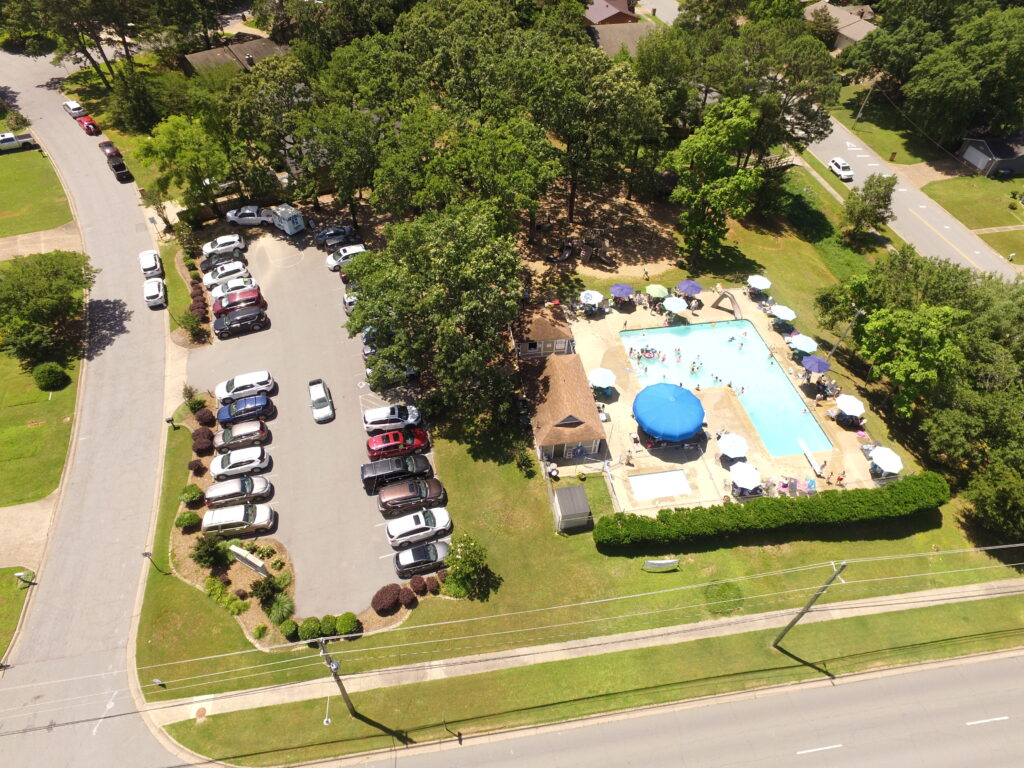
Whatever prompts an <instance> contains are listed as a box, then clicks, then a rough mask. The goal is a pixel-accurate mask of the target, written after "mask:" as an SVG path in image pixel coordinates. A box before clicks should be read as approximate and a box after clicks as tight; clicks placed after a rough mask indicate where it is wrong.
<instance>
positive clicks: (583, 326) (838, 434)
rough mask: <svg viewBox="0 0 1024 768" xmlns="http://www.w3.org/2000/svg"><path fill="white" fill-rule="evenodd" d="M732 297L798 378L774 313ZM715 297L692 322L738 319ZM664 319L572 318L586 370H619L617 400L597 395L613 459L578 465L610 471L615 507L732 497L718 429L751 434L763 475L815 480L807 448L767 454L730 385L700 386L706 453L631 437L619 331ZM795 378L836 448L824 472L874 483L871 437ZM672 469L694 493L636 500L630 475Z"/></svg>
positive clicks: (822, 486)
mask: <svg viewBox="0 0 1024 768" xmlns="http://www.w3.org/2000/svg"><path fill="white" fill-rule="evenodd" d="M733 295H734V296H735V297H736V300H737V301H738V302H739V303H740V309H741V311H742V313H743V318H744V319H745V320H749V321H750V322H751V323H752V324H753V326H754V328H755V329H756V330H757V332H758V334H760V336H761V338H762V339H763V340H764V342H765V344H766V345H767V346H768V347H769V349H770V350H771V351H772V354H773V355H774V356H775V359H776V362H777V364H778V365H779V366H781V368H782V370H784V371H788V370H789V369H790V368H792V369H793V370H794V373H795V374H796V375H797V376H799V374H800V373H802V372H803V368H802V367H800V366H798V365H797V364H796V363H795V362H794V361H793V358H792V354H791V353H790V349H789V347H787V346H786V343H785V341H784V340H783V337H782V336H780V335H779V334H778V333H777V332H776V331H775V330H774V329H773V328H772V318H771V317H769V316H768V315H766V314H765V313H764V312H763V311H762V310H761V309H760V308H759V307H758V305H757V304H756V303H755V302H753V301H751V300H750V299H749V298H748V297H746V296H744V295H743V294H742V293H741V292H740V291H738V290H733ZM715 298H717V297H716V294H715V293H714V292H713V291H705V292H704V293H702V294H701V295H700V299H701V300H702V301H703V302H704V308H703V309H701V310H700V311H699V312H698V313H697V314H696V315H693V314H690V313H688V314H687V316H686V317H687V320H688V321H689V322H690V323H691V324H697V323H710V322H716V321H724V320H734V319H736V318H735V317H734V316H733V314H732V312H731V311H729V310H727V309H725V308H719V309H713V308H712V307H711V304H712V303H713V302H714V300H715ZM725 306H728V303H727V302H724V303H723V307H725ZM664 318H665V316H664V315H655V314H652V313H651V312H650V310H647V309H644V308H642V307H638V308H637V309H636V310H635V311H633V312H619V311H618V310H615V309H613V310H612V311H611V312H609V313H607V314H606V315H604V316H603V317H601V318H599V319H592V318H585V317H583V316H582V315H581V316H579V317H578V318H576V319H574V320H571V325H572V332H573V336H574V338H575V341H576V353H577V354H578V355H579V356H580V361H581V362H582V363H583V368H584V370H586V371H588V372H589V371H592V370H593V369H595V368H609V369H610V370H612V371H614V372H615V374H616V386H615V389H614V394H613V395H612V398H611V399H610V400H609V399H607V398H601V399H600V400H598V402H599V403H603V404H604V406H605V412H606V413H607V414H608V417H609V420H608V421H607V422H606V423H605V431H606V434H607V442H608V450H609V454H610V457H609V461H608V464H607V465H606V466H602V465H601V464H600V463H598V462H594V461H590V462H581V463H580V464H579V465H578V466H579V468H580V469H581V470H582V471H585V472H597V471H601V470H602V469H604V470H605V473H606V477H607V479H608V481H609V485H610V487H611V490H612V497H613V502H614V503H615V505H616V508H617V509H618V510H621V511H623V512H635V513H639V514H651V515H653V514H655V513H657V511H658V510H659V509H664V508H667V507H676V506H678V507H685V506H705V505H709V504H718V503H721V502H722V501H723V498H724V497H726V496H730V495H731V482H730V480H729V470H728V469H726V468H725V467H724V466H723V465H722V462H721V460H720V456H719V453H718V450H717V444H716V440H715V435H716V434H717V433H718V432H720V431H725V432H734V433H736V434H738V435H742V436H743V437H744V438H745V439H746V441H747V444H748V446H749V448H750V450H749V454H748V457H747V460H748V461H749V462H750V463H751V464H752V465H753V466H755V467H757V469H758V470H759V471H760V473H761V476H762V477H763V478H764V479H765V480H769V479H772V478H774V479H775V480H780V479H781V478H785V477H792V478H796V479H797V480H799V481H801V483H802V481H804V480H806V479H808V478H813V477H814V476H815V475H814V470H813V469H812V467H811V465H810V463H809V462H808V460H807V458H806V457H805V456H803V455H802V454H797V455H793V456H771V455H770V454H769V453H768V451H767V450H766V449H765V446H764V444H763V443H762V441H761V439H760V437H759V436H758V433H757V430H756V429H755V428H754V425H753V423H752V422H751V420H750V417H749V416H748V415H747V412H746V410H745V409H744V407H743V406H742V404H741V403H740V401H739V398H738V397H737V396H736V393H735V392H733V390H732V389H730V388H729V387H725V386H722V387H702V388H701V390H700V391H699V392H694V394H695V395H697V397H698V398H700V401H701V404H702V405H703V406H704V411H705V419H706V421H707V428H706V429H705V432H706V433H707V442H706V444H704V445H703V451H697V450H693V449H691V450H685V449H682V448H667V449H658V448H653V449H650V450H648V449H647V448H645V447H644V446H643V445H642V444H636V443H635V442H634V441H633V438H632V436H633V435H634V434H635V433H636V431H637V424H636V421H635V420H634V419H633V414H632V407H633V399H634V398H635V397H636V395H637V394H638V393H639V392H640V390H641V389H643V386H642V385H641V384H640V381H639V380H638V378H637V376H636V375H635V374H634V373H633V371H632V361H631V360H629V358H628V356H627V353H626V349H625V347H624V346H623V344H622V341H621V338H620V336H619V333H620V332H621V331H624V330H641V329H646V328H661V327H663V326H664V322H665V319H664ZM832 375H833V372H829V376H830V377H831V376H832ZM836 378H837V381H838V383H839V384H840V385H841V386H842V387H843V388H844V390H845V391H846V392H848V393H851V394H856V392H855V389H854V387H853V382H851V381H849V380H844V378H843V377H842V376H840V375H836ZM790 380H791V381H792V382H793V384H794V386H796V387H797V389H798V391H799V392H800V396H801V397H802V399H803V400H804V402H805V403H806V405H807V408H808V409H809V410H811V411H812V412H813V413H814V415H815V417H816V419H817V421H818V423H819V424H820V425H821V428H822V429H823V430H824V431H825V434H826V435H827V436H828V439H829V441H830V442H831V443H832V446H833V447H832V449H831V450H828V451H819V452H816V453H814V454H813V456H814V459H815V462H816V463H817V464H819V465H820V464H821V462H823V461H827V462H828V465H827V467H826V469H825V475H826V476H827V475H828V473H829V472H833V473H834V474H835V476H838V475H839V474H841V473H845V475H846V479H845V481H844V483H843V484H844V485H845V486H846V487H862V488H867V487H873V486H874V485H875V481H874V480H873V479H872V478H871V476H870V474H869V471H868V470H869V467H870V462H869V461H868V460H867V459H866V458H865V456H864V454H863V452H862V451H861V445H862V444H864V443H867V442H870V440H869V439H867V438H860V437H858V436H857V434H856V433H854V432H849V431H847V430H845V429H842V428H841V427H839V426H838V425H837V424H836V423H835V422H834V421H832V420H831V419H829V418H827V417H826V415H825V412H826V411H827V410H828V409H829V408H831V407H834V401H832V400H825V401H823V402H821V403H820V405H819V404H816V403H815V401H814V399H813V398H808V397H807V393H806V392H804V391H803V390H802V389H800V387H799V382H798V380H797V378H796V377H793V376H791V377H790ZM867 416H868V429H869V430H870V428H871V419H872V416H871V414H870V413H869V414H867ZM563 466H564V465H563ZM671 471H683V472H685V476H686V483H687V484H688V485H689V493H681V494H679V495H674V496H672V495H667V496H664V497H661V498H656V499H651V498H639V497H638V496H637V495H636V494H634V492H633V489H632V486H631V483H630V478H631V477H633V476H636V475H645V474H650V473H656V472H671ZM645 485H646V486H647V487H648V488H645V491H646V490H648V489H649V487H650V483H645ZM667 485H668V484H666V486H667ZM828 488H829V486H828V485H827V484H826V481H825V478H823V477H822V478H818V480H817V489H818V491H822V490H826V489H828ZM648 492H649V491H648Z"/></svg>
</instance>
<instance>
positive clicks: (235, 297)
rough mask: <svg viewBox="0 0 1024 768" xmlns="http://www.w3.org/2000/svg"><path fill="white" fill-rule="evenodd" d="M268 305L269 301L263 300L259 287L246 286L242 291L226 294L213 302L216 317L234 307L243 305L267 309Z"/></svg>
mask: <svg viewBox="0 0 1024 768" xmlns="http://www.w3.org/2000/svg"><path fill="white" fill-rule="evenodd" d="M266 306H267V302H266V301H264V300H263V296H262V295H261V294H260V289H259V288H246V289H245V290H242V291H235V292H234V293H228V294H225V295H224V296H221V297H220V298H219V299H217V300H216V301H215V302H213V314H214V316H215V317H220V316H221V315H224V314H227V313H228V312H230V311H231V310H233V309H241V308H242V307H259V308H260V309H265V308H266Z"/></svg>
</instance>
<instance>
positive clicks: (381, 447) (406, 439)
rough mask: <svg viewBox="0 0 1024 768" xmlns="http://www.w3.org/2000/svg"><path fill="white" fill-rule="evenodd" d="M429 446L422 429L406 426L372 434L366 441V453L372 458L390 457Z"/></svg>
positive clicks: (416, 451) (414, 451) (423, 449)
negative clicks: (379, 433)
mask: <svg viewBox="0 0 1024 768" xmlns="http://www.w3.org/2000/svg"><path fill="white" fill-rule="evenodd" d="M429 447H430V438H429V437H427V433H426V432H424V431H423V430H422V429H415V428H413V427H406V428H405V429H398V430H395V431H394V432H385V433H384V434H382V435H374V436H373V437H371V438H370V439H369V440H367V441H366V455H367V456H369V457H370V459H372V460H376V459H390V458H391V457H392V456H407V455H408V454H410V453H418V452H420V451H425V450H427V449H428V448H429Z"/></svg>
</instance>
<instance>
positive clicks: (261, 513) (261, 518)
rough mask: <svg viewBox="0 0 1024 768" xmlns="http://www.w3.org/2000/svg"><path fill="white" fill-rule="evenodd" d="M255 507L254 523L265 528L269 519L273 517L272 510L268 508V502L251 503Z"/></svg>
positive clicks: (268, 523)
mask: <svg viewBox="0 0 1024 768" xmlns="http://www.w3.org/2000/svg"><path fill="white" fill-rule="evenodd" d="M253 506H254V507H256V520H255V521H254V523H255V524H256V525H257V526H259V527H260V528H265V527H267V526H268V525H270V521H271V520H273V519H274V510H273V509H271V508H270V505H269V504H253Z"/></svg>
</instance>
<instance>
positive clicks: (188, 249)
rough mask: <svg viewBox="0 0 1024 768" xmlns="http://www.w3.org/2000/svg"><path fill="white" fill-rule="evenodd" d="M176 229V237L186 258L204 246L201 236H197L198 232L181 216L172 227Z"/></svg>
mask: <svg viewBox="0 0 1024 768" xmlns="http://www.w3.org/2000/svg"><path fill="white" fill-rule="evenodd" d="M172 229H173V230H174V239H175V240H177V241H178V245H180V246H181V252H182V254H184V258H186V259H189V258H192V257H193V256H195V255H196V254H197V253H199V252H200V248H201V247H202V246H201V244H200V242H199V238H198V237H196V233H195V232H194V231H193V229H192V227H191V226H190V225H189V223H188V222H187V221H183V220H182V219H181V217H180V216H179V219H178V221H177V222H175V224H174V226H173V227H172Z"/></svg>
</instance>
